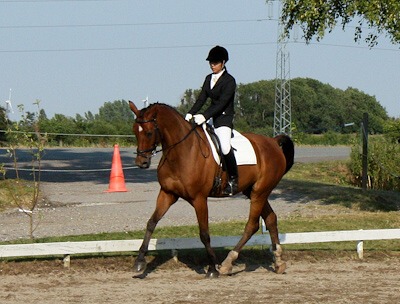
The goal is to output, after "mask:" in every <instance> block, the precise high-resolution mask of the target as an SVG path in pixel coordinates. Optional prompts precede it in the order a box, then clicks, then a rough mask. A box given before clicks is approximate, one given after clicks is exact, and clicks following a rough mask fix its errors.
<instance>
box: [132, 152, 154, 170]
mask: <svg viewBox="0 0 400 304" xmlns="http://www.w3.org/2000/svg"><path fill="white" fill-rule="evenodd" d="M135 164H136V166H138V167H139V168H141V169H148V168H149V167H150V165H151V157H149V156H139V155H138V156H137V157H136V160H135Z"/></svg>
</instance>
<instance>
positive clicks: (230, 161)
mask: <svg viewBox="0 0 400 304" xmlns="http://www.w3.org/2000/svg"><path fill="white" fill-rule="evenodd" d="M224 160H225V165H226V170H227V171H228V182H227V183H226V187H225V189H224V190H223V191H222V195H229V196H232V195H234V194H235V193H236V192H237V188H238V169H237V164H236V158H235V153H234V152H233V149H231V150H230V151H229V153H228V154H226V155H224Z"/></svg>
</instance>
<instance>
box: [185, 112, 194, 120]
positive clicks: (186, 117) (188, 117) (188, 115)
mask: <svg viewBox="0 0 400 304" xmlns="http://www.w3.org/2000/svg"><path fill="white" fill-rule="evenodd" d="M192 117H193V116H192V114H190V113H187V114H186V116H185V120H186V121H190V120H191V119H192Z"/></svg>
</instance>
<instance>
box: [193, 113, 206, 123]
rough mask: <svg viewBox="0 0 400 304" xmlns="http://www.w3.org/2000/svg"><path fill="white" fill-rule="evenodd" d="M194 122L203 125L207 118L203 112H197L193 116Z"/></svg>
mask: <svg viewBox="0 0 400 304" xmlns="http://www.w3.org/2000/svg"><path fill="white" fill-rule="evenodd" d="M193 118H194V122H195V123H196V124H198V125H201V124H203V123H205V122H206V118H205V117H204V115H202V114H196V115H194V116H193Z"/></svg>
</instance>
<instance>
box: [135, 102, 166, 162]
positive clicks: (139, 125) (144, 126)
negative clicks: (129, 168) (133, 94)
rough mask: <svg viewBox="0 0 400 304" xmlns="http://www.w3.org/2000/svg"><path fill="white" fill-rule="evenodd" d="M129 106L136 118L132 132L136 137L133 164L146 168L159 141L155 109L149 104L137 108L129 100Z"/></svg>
mask: <svg viewBox="0 0 400 304" xmlns="http://www.w3.org/2000/svg"><path fill="white" fill-rule="evenodd" d="M129 107H130V108H131V110H132V112H133V113H135V115H136V120H135V123H134V124H133V133H135V135H136V139H137V156H136V160H135V164H136V165H137V166H139V168H142V169H147V168H149V167H150V164H151V158H152V156H153V155H154V154H155V152H156V148H157V145H158V144H159V141H160V133H159V130H158V126H157V118H156V111H154V108H153V107H151V106H150V107H147V108H145V109H142V110H138V108H137V107H136V105H135V104H134V103H133V102H132V101H129Z"/></svg>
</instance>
